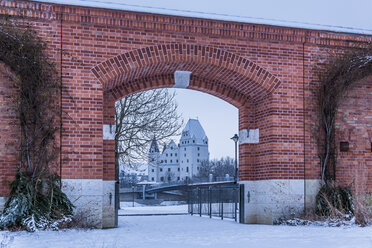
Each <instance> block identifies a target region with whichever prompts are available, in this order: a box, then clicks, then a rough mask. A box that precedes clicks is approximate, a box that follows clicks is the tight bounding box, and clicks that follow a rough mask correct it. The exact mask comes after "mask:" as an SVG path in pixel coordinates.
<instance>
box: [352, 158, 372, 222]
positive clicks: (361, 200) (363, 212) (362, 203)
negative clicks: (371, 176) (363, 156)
mask: <svg viewBox="0 0 372 248" xmlns="http://www.w3.org/2000/svg"><path fill="white" fill-rule="evenodd" d="M366 171H367V170H366V164H365V163H359V164H358V165H357V166H355V167H354V170H353V174H354V196H353V198H354V213H355V223H356V224H359V225H361V226H366V225H370V224H372V209H371V208H370V206H368V197H369V195H368V190H367V182H368V173H366Z"/></svg>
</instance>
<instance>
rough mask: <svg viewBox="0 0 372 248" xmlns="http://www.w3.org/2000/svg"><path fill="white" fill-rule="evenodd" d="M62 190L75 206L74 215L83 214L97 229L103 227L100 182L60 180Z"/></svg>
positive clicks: (101, 183)
mask: <svg viewBox="0 0 372 248" xmlns="http://www.w3.org/2000/svg"><path fill="white" fill-rule="evenodd" d="M62 190H63V192H65V194H66V195H67V197H68V198H69V199H70V200H71V202H72V203H73V204H74V205H75V207H76V208H75V213H83V215H84V216H85V217H86V218H87V221H89V222H90V223H93V224H94V225H95V226H96V227H97V228H103V227H104V225H103V216H102V210H103V181H102V180H99V179H62Z"/></svg>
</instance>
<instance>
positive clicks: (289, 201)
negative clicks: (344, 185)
mask: <svg viewBox="0 0 372 248" xmlns="http://www.w3.org/2000/svg"><path fill="white" fill-rule="evenodd" d="M305 182H306V183H304V180H260V181H241V182H240V183H241V184H244V191H245V192H244V223H247V224H268V225H272V224H273V223H275V221H276V220H277V219H279V218H281V217H288V216H292V215H300V214H301V213H303V211H304V207H305V200H306V208H307V209H310V208H314V207H315V196H316V194H317V192H318V189H319V180H306V181H305ZM305 187H306V191H305ZM305 192H306V193H305ZM305 194H306V197H305ZM305 198H306V199H305Z"/></svg>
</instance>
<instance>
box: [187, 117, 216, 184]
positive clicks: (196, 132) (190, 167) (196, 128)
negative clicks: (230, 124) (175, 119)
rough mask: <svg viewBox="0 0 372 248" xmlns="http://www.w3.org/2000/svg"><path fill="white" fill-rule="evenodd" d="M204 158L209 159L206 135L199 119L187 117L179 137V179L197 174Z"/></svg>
mask: <svg viewBox="0 0 372 248" xmlns="http://www.w3.org/2000/svg"><path fill="white" fill-rule="evenodd" d="M204 160H209V151H208V137H207V135H206V134H205V132H204V129H203V127H202V126H201V124H200V122H199V120H196V119H189V121H188V122H187V124H186V126H185V128H184V129H183V131H182V136H181V139H180V178H181V180H187V179H188V178H190V179H191V178H192V177H193V176H195V175H197V174H198V173H199V169H200V165H201V162H202V161H204Z"/></svg>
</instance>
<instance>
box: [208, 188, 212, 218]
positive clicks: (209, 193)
mask: <svg viewBox="0 0 372 248" xmlns="http://www.w3.org/2000/svg"><path fill="white" fill-rule="evenodd" d="M211 194H212V192H211V186H209V187H208V205H209V218H212V195H211Z"/></svg>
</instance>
